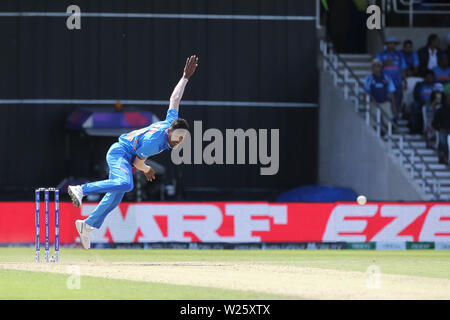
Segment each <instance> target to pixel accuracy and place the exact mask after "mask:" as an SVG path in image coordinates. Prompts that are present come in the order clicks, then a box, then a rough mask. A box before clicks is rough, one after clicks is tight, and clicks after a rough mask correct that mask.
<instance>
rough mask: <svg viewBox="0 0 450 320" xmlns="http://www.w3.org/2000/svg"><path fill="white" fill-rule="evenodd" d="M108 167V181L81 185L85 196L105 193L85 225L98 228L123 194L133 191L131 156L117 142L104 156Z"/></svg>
mask: <svg viewBox="0 0 450 320" xmlns="http://www.w3.org/2000/svg"><path fill="white" fill-rule="evenodd" d="M106 162H107V163H108V167H109V179H107V180H102V181H96V182H90V183H86V184H83V185H82V186H81V187H82V188H83V193H84V194H85V195H88V194H92V193H106V194H105V196H104V197H103V199H102V200H101V201H100V203H99V204H98V206H97V208H95V210H94V211H93V212H92V213H91V215H90V216H89V218H87V219H86V223H87V224H88V225H90V226H92V227H95V228H100V227H101V225H102V224H103V221H104V220H105V218H106V216H107V215H108V214H109V213H110V212H111V211H112V210H114V208H115V207H117V206H118V205H119V203H120V202H121V201H122V198H123V196H124V194H125V192H129V191H131V190H133V187H134V185H133V172H132V166H131V163H132V155H130V154H129V153H128V152H127V151H126V149H125V147H123V146H122V145H120V144H119V143H118V142H116V143H114V144H113V145H112V146H111V147H110V148H109V150H108V153H107V154H106Z"/></svg>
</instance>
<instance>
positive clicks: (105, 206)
mask: <svg viewBox="0 0 450 320" xmlns="http://www.w3.org/2000/svg"><path fill="white" fill-rule="evenodd" d="M124 194H125V192H108V193H107V194H105V195H104V197H103V199H102V201H100V203H99V204H98V206H97V207H96V208H95V210H94V211H93V212H92V213H91V215H90V216H89V218H87V219H86V220H85V222H86V223H87V224H88V225H90V226H91V227H94V228H97V229H99V228H100V227H101V226H102V224H103V221H104V220H105V218H106V216H107V215H108V214H109V213H110V212H111V211H113V210H114V208H115V207H117V206H118V205H119V203H120V202H121V201H122V198H123V196H124Z"/></svg>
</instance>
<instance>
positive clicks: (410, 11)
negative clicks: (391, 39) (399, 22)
mask: <svg viewBox="0 0 450 320" xmlns="http://www.w3.org/2000/svg"><path fill="white" fill-rule="evenodd" d="M383 1H384V0H383ZM388 1H389V2H392V7H393V9H394V12H395V13H398V14H407V15H408V16H409V26H410V27H412V26H413V24H414V22H413V20H414V15H415V14H450V10H444V9H446V8H449V7H450V3H438V2H436V3H431V2H428V3H422V0H408V1H407V0H399V2H400V3H401V4H402V5H403V6H404V7H406V8H407V9H400V8H399V5H398V1H397V0H388ZM415 4H420V5H421V6H424V7H442V10H417V9H414V5H415Z"/></svg>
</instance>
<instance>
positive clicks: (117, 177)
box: [68, 55, 198, 249]
mask: <svg viewBox="0 0 450 320" xmlns="http://www.w3.org/2000/svg"><path fill="white" fill-rule="evenodd" d="M197 67H198V57H197V56H195V55H193V56H191V57H189V58H187V60H186V65H185V67H184V71H183V76H182V78H181V79H180V81H179V82H178V84H177V85H176V87H175V89H174V90H173V93H172V95H171V97H170V104H169V110H168V111H167V115H166V119H165V120H164V121H160V122H156V123H153V124H152V125H150V126H148V127H145V128H142V129H139V130H135V131H132V132H130V133H124V134H122V135H121V136H120V137H119V141H118V142H116V143H114V144H113V145H112V146H111V147H110V148H109V150H108V153H107V154H106V161H107V163H108V167H109V178H108V179H107V180H102V181H96V182H90V183H86V184H83V185H76V186H69V188H68V192H69V195H70V198H71V199H72V202H73V204H74V205H75V206H76V207H80V206H81V204H82V199H83V196H85V195H89V194H93V193H106V194H105V196H104V197H103V198H102V200H101V201H100V203H99V204H98V206H97V207H96V208H95V210H94V211H93V212H92V213H91V215H90V216H89V217H88V218H87V219H85V220H76V221H75V227H76V229H77V231H78V234H79V235H80V241H81V245H82V246H83V248H84V249H89V248H90V246H91V243H90V239H89V237H90V233H91V231H92V230H94V229H99V228H100V227H101V225H102V224H103V221H104V220H105V218H106V216H107V215H108V214H109V213H110V212H111V211H112V210H113V209H114V208H115V207H117V206H118V205H119V203H120V202H121V201H122V198H123V196H124V194H125V192H129V191H131V190H133V188H134V184H133V174H132V167H133V166H134V167H135V168H136V169H138V170H140V171H142V172H143V173H144V175H145V176H146V178H147V180H148V181H153V180H154V179H155V171H154V170H153V169H152V168H151V167H150V166H149V165H147V164H146V163H145V160H146V159H147V158H148V157H151V156H153V155H155V154H158V153H160V152H162V151H164V150H169V149H172V148H175V147H176V146H177V145H179V144H180V143H181V142H182V141H183V138H184V135H185V134H186V132H187V130H188V129H189V127H188V123H187V121H186V120H184V119H181V118H178V108H179V105H180V100H181V98H182V96H183V92H184V88H185V87H186V84H187V83H188V81H189V78H190V77H191V76H192V75H193V74H194V72H195V70H196V68H197Z"/></svg>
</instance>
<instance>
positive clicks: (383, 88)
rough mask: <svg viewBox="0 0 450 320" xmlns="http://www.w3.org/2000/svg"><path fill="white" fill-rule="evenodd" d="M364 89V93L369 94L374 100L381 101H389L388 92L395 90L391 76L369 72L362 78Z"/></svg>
mask: <svg viewBox="0 0 450 320" xmlns="http://www.w3.org/2000/svg"><path fill="white" fill-rule="evenodd" d="M364 89H365V91H366V93H369V94H371V95H372V96H373V97H374V99H375V101H376V102H378V103H383V102H386V101H389V94H390V93H391V92H395V86H394V83H393V82H392V80H391V78H390V77H389V76H388V75H386V74H384V73H381V75H380V76H379V77H377V76H375V75H374V74H370V75H368V76H367V77H366V79H365V80H364Z"/></svg>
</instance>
